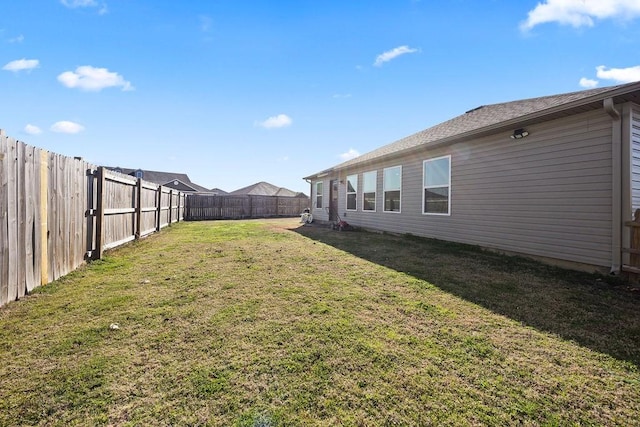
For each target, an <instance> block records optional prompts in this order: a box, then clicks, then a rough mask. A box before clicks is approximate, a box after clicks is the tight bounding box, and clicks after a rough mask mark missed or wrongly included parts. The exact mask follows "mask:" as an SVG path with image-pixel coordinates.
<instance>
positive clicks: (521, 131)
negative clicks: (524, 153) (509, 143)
mask: <svg viewBox="0 0 640 427" xmlns="http://www.w3.org/2000/svg"><path fill="white" fill-rule="evenodd" d="M525 136H529V132H527V131H526V130H524V129H516V130H514V131H513V134H512V135H511V139H522V138H524V137H525Z"/></svg>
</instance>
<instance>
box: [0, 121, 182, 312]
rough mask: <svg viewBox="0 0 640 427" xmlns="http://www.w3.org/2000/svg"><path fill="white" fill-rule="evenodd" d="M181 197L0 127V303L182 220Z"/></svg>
mask: <svg viewBox="0 0 640 427" xmlns="http://www.w3.org/2000/svg"><path fill="white" fill-rule="evenodd" d="M184 207H185V196H184V194H182V193H179V192H176V191H174V190H172V189H168V188H166V187H161V186H158V185H156V184H151V183H148V182H145V181H142V180H139V179H135V178H133V177H131V176H128V175H122V174H118V173H116V172H111V171H109V170H107V169H105V168H97V167H96V166H94V165H91V164H89V163H87V162H85V161H83V160H82V159H78V158H71V157H66V156H62V155H59V154H55V153H50V152H48V151H46V150H42V149H39V148H36V147H32V146H29V145H26V144H23V143H22V142H19V141H16V140H15V139H13V138H9V137H7V136H6V135H5V134H4V132H2V130H0V306H3V305H5V304H6V303H7V302H8V301H13V300H16V299H18V298H21V297H22V296H24V295H25V294H26V293H28V292H30V291H31V290H33V289H34V288H35V287H37V286H39V285H41V284H46V283H49V282H52V281H54V280H56V279H58V278H60V277H62V276H64V275H65V274H67V273H69V272H71V271H73V270H74V269H76V268H77V267H78V266H79V265H81V264H82V263H83V262H84V261H85V260H86V259H97V258H100V257H101V256H102V252H103V251H104V250H106V249H109V248H113V247H116V246H118V245H121V244H123V243H126V242H128V241H130V240H133V239H135V238H139V237H142V236H144V235H147V234H149V233H152V232H155V231H159V230H160V229H162V228H163V227H165V226H167V225H169V224H171V223H173V222H176V221H179V220H182V219H183V216H184Z"/></svg>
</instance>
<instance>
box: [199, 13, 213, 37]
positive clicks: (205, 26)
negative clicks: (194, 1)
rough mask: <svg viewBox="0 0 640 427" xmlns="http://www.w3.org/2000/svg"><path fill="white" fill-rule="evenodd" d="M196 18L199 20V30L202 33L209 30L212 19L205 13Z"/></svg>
mask: <svg viewBox="0 0 640 427" xmlns="http://www.w3.org/2000/svg"><path fill="white" fill-rule="evenodd" d="M198 20H199V21H200V31H202V32H203V33H208V32H210V31H211V26H212V24H213V20H212V19H211V18H210V17H208V16H207V15H200V16H198Z"/></svg>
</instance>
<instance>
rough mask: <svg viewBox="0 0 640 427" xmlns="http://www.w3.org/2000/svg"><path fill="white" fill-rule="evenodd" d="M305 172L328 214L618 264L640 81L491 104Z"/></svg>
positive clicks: (638, 163)
mask: <svg viewBox="0 0 640 427" xmlns="http://www.w3.org/2000/svg"><path fill="white" fill-rule="evenodd" d="M305 179H306V180H307V181H308V182H309V183H310V185H311V204H312V206H313V209H312V213H313V216H314V218H316V219H317V220H324V221H331V220H334V219H335V215H336V214H339V215H340V216H342V217H345V218H343V219H345V220H347V221H348V222H349V223H350V224H352V225H355V226H360V227H364V228H369V229H376V230H385V231H389V232H395V233H410V234H414V235H419V236H424V237H430V238H436V239H442V240H448V241H454V242H462V243H468V244H474V245H479V246H482V247H485V248H492V249H496V250H499V251H503V252H508V253H518V254H523V255H528V256H533V257H537V258H543V259H546V260H547V261H553V262H556V263H562V264H565V265H567V266H570V267H577V268H587V269H589V270H593V269H598V270H601V271H602V270H605V269H606V270H610V271H611V272H618V271H619V270H620V268H621V264H622V263H623V261H624V260H625V259H626V257H628V255H627V254H624V255H623V249H622V248H623V247H627V248H628V247H629V244H628V241H629V230H628V227H625V222H626V221H628V220H630V219H632V212H633V211H634V210H635V209H637V208H640V83H630V84H625V85H619V86H612V87H604V88H596V89H591V90H585V91H580V92H573V93H565V94H559V95H553V96H544V97H540V98H534V99H525V100H520V101H513V102H506V103H500V104H493V105H484V106H480V107H478V108H474V109H473V110H469V111H467V112H466V113H464V114H462V115H460V116H458V117H455V118H453V119H451V120H448V121H446V122H443V123H440V124H438V125H436V126H433V127H431V128H429V129H426V130H423V131H420V132H418V133H415V134H413V135H410V136H407V137H405V138H402V139H400V140H398V141H396V142H393V143H391V144H388V145H385V146H383V147H381V148H379V149H376V150H374V151H371V152H369V153H366V154H363V155H361V156H359V157H357V158H355V159H352V160H349V161H346V162H344V163H341V164H338V165H336V166H333V167H331V168H329V169H326V170H323V171H321V172H318V173H314V174H312V175H309V176H308V177H306V178H305Z"/></svg>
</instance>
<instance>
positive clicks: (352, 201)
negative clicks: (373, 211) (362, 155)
mask: <svg viewBox="0 0 640 427" xmlns="http://www.w3.org/2000/svg"><path fill="white" fill-rule="evenodd" d="M357 208H358V175H349V176H347V210H348V211H355V210H356V209H357Z"/></svg>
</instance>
